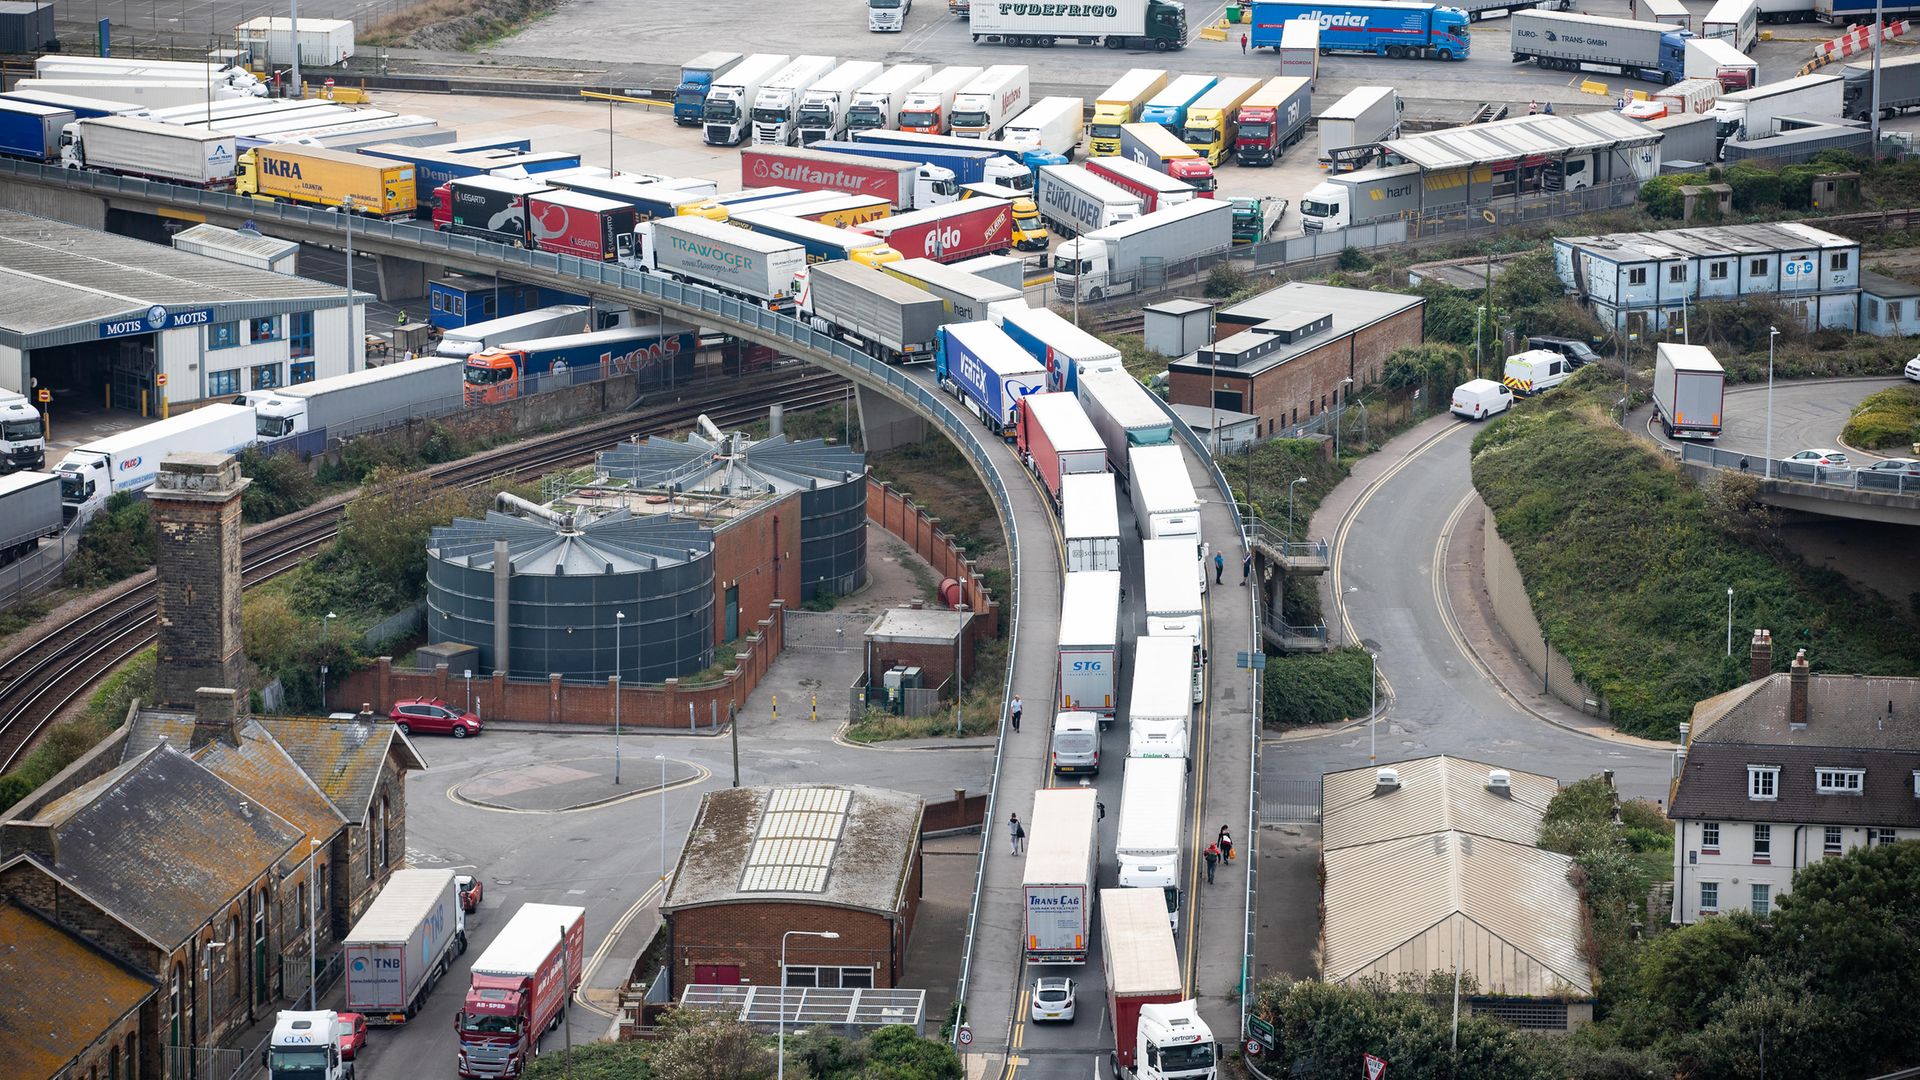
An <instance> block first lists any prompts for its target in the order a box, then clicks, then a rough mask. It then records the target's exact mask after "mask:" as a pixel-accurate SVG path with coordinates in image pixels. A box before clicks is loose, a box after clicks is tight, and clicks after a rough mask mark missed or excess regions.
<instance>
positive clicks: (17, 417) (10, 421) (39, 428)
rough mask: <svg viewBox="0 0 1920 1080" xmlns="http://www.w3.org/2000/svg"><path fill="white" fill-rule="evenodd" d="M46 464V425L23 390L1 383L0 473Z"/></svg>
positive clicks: (40, 466)
mask: <svg viewBox="0 0 1920 1080" xmlns="http://www.w3.org/2000/svg"><path fill="white" fill-rule="evenodd" d="M46 467H47V438H46V426H45V425H44V424H43V423H42V422H41V420H40V411H39V410H38V409H35V408H34V407H33V404H32V403H31V402H29V401H28V400H27V398H26V395H25V394H17V393H14V392H13V391H12V390H8V389H6V388H5V387H0V473H9V472H16V471H19V470H21V469H44V468H46Z"/></svg>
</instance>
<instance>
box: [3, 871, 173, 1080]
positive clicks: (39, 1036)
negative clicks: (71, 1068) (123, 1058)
mask: <svg viewBox="0 0 1920 1080" xmlns="http://www.w3.org/2000/svg"><path fill="white" fill-rule="evenodd" d="M154 992H155V989H154V987H153V986H152V984H150V983H148V982H147V981H146V980H145V979H142V978H140V977H139V976H137V975H134V974H132V973H131V972H129V971H127V970H126V969H125V968H123V967H121V966H120V965H119V964H116V963H114V962H113V961H112V960H109V959H108V958H107V957H106V956H105V955H104V954H102V953H100V952H97V951H95V950H94V949H93V948H92V947H91V946H89V945H88V944H87V943H86V942H85V941H83V940H81V939H80V938H78V937H75V936H73V935H71V934H68V933H67V932H66V931H64V930H62V929H60V928H59V927H57V926H55V925H53V924H52V923H50V922H47V921H46V920H45V919H42V918H40V917H39V916H38V915H35V914H33V913H32V912H30V911H26V910H24V909H22V908H19V907H15V906H14V905H12V904H8V903H4V902H0V1046H4V1047H6V1048H7V1049H6V1069H5V1071H6V1075H8V1076H10V1077H19V1078H20V1080H42V1078H45V1077H51V1076H53V1075H55V1074H56V1073H58V1072H59V1071H60V1070H61V1069H64V1068H66V1066H67V1065H68V1064H69V1063H70V1062H72V1060H73V1058H74V1056H75V1055H77V1054H79V1053H80V1052H81V1051H83V1050H85V1049H86V1048H87V1047H88V1046H89V1045H91V1044H92V1042H93V1041H94V1040H95V1039H96V1038H98V1037H99V1036H100V1034H101V1033H102V1032H104V1031H105V1030H106V1029H107V1028H109V1027H111V1026H112V1025H113V1024H115V1023H116V1022H118V1021H119V1020H120V1018H121V1017H124V1016H126V1015H127V1014H128V1013H130V1012H132V1011H133V1010H135V1009H137V1008H139V1007H140V1003H141V1002H143V1001H145V1000H146V999H147V998H149V997H151V996H152V995H153V994H154Z"/></svg>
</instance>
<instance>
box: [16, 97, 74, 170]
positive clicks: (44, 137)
mask: <svg viewBox="0 0 1920 1080" xmlns="http://www.w3.org/2000/svg"><path fill="white" fill-rule="evenodd" d="M74 115H75V114H74V112H73V110H72V109H61V108H56V107H54V106H52V105H40V104H36V103H34V102H31V101H0V155H5V156H7V157H17V158H25V159H27V160H28V161H37V162H41V163H46V162H58V161H59V160H60V133H61V132H62V131H63V130H65V128H66V127H67V125H69V124H71V123H73V122H74Z"/></svg>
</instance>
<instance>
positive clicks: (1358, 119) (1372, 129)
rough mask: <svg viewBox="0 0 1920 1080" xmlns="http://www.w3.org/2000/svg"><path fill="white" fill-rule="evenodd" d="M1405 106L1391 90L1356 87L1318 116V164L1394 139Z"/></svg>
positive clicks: (1378, 87)
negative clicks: (1338, 152)
mask: <svg viewBox="0 0 1920 1080" xmlns="http://www.w3.org/2000/svg"><path fill="white" fill-rule="evenodd" d="M1406 107H1407V106H1406V103H1405V102H1403V101H1401V100H1400V91H1398V90H1395V89H1394V88H1393V87H1391V86H1356V87H1354V88H1353V89H1352V90H1349V91H1347V95H1346V96H1345V97H1343V98H1341V99H1340V100H1339V101H1336V102H1334V103H1333V104H1332V105H1331V106H1330V107H1329V108H1328V109H1327V111H1326V112H1323V113H1321V114H1320V116H1319V119H1318V123H1319V125H1320V160H1321V161H1322V162H1328V161H1331V160H1332V158H1331V154H1332V153H1333V151H1335V150H1345V149H1348V148H1350V147H1355V146H1367V145H1370V144H1372V143H1377V142H1383V141H1385V140H1387V139H1391V138H1393V137H1394V135H1395V133H1397V132H1398V131H1399V130H1400V114H1401V113H1402V112H1403V111H1405V109H1406Z"/></svg>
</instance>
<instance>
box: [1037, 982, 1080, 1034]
mask: <svg viewBox="0 0 1920 1080" xmlns="http://www.w3.org/2000/svg"><path fill="white" fill-rule="evenodd" d="M1032 1011H1033V1022H1034V1023H1036V1024H1037V1023H1041V1022H1042V1021H1046V1020H1057V1021H1060V1022H1061V1023H1066V1024H1071V1023H1073V980H1072V979H1063V978H1060V977H1058V976H1053V975H1049V976H1046V977H1044V978H1039V979H1035V980H1033V1010H1032Z"/></svg>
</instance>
